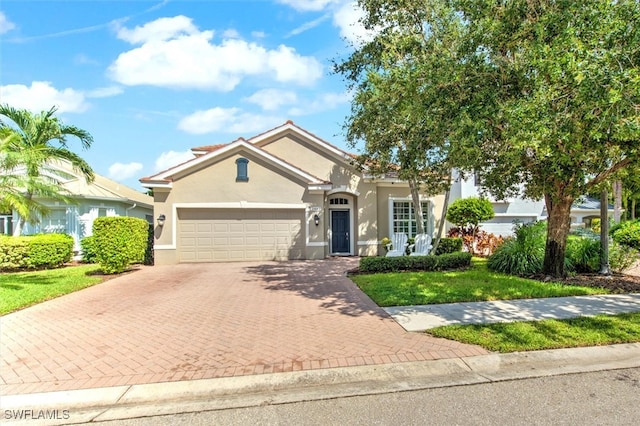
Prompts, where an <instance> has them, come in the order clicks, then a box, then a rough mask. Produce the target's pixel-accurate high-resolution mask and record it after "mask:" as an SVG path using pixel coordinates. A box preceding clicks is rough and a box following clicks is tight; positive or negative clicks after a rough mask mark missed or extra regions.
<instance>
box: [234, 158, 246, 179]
mask: <svg viewBox="0 0 640 426" xmlns="http://www.w3.org/2000/svg"><path fill="white" fill-rule="evenodd" d="M248 164H249V160H247V159H246V158H238V159H237V160H236V166H237V168H238V173H237V175H236V182H248V181H249V174H248V167H247V165H248Z"/></svg>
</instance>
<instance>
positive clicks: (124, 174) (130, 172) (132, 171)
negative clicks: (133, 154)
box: [109, 163, 143, 181]
mask: <svg viewBox="0 0 640 426" xmlns="http://www.w3.org/2000/svg"><path fill="white" fill-rule="evenodd" d="M142 167H143V166H142V164H140V163H127V164H123V163H114V164H112V165H111V166H110V167H109V177H110V178H111V179H114V180H117V181H122V180H125V179H129V178H132V177H134V176H135V175H136V174H137V173H138V172H139V171H140V170H142Z"/></svg>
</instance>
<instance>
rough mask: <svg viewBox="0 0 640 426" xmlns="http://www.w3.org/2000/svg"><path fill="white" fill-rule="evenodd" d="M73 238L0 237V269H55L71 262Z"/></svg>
mask: <svg viewBox="0 0 640 426" xmlns="http://www.w3.org/2000/svg"><path fill="white" fill-rule="evenodd" d="M71 256H73V238H72V237H71V236H69V235H66V234H40V235H29V236H23V237H7V236H2V237H0V269H2V270H11V269H20V268H33V269H36V268H56V267H58V266H61V265H63V264H64V263H65V262H68V261H69V260H71Z"/></svg>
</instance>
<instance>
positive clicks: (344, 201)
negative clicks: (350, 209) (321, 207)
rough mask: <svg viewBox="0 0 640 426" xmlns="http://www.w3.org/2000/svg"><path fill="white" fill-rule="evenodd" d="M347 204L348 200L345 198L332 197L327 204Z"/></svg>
mask: <svg viewBox="0 0 640 426" xmlns="http://www.w3.org/2000/svg"><path fill="white" fill-rule="evenodd" d="M348 204H349V200H347V199H346V198H332V199H330V200H329V205H332V206H335V205H341V206H346V205H348Z"/></svg>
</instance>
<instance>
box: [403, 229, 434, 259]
mask: <svg viewBox="0 0 640 426" xmlns="http://www.w3.org/2000/svg"><path fill="white" fill-rule="evenodd" d="M413 241H414V242H413V244H411V245H410V246H409V250H410V251H411V253H409V256H426V255H428V254H429V252H430V251H431V248H432V247H433V245H431V235H428V234H418V235H416V237H415V238H414V239H413Z"/></svg>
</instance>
